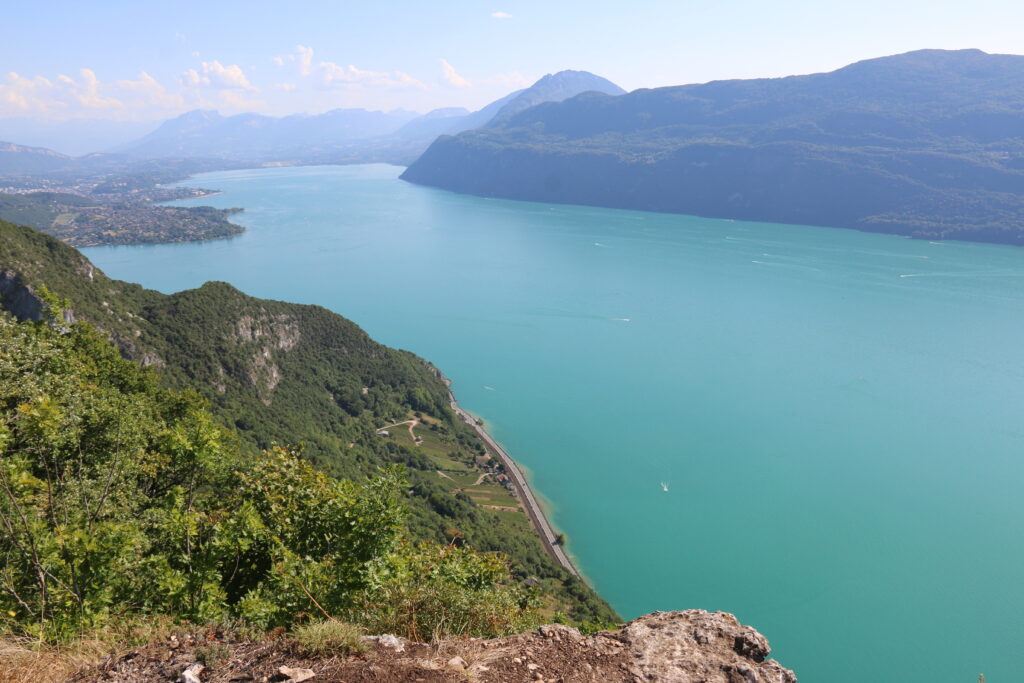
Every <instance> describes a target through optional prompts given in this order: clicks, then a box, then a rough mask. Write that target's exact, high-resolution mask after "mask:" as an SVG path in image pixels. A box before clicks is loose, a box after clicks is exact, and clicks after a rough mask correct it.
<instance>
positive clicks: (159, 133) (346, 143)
mask: <svg viewBox="0 0 1024 683" xmlns="http://www.w3.org/2000/svg"><path fill="white" fill-rule="evenodd" d="M588 90H593V91H596V92H601V93H606V94H610V95H618V94H622V93H623V92H624V91H623V90H622V89H621V88H619V87H618V86H617V85H615V84H614V83H612V82H610V81H608V80H606V79H604V78H601V77H600V76H595V75H594V74H591V73H587V72H586V71H562V72H559V73H557V74H553V75H552V74H549V75H547V76H545V77H544V78H542V79H540V80H539V81H537V82H536V83H535V84H533V85H532V86H530V87H529V88H526V89H524V90H518V91H516V92H514V93H511V94H509V95H507V96H506V97H503V98H501V99H500V100H497V101H496V102H492V103H491V104H489V105H487V106H486V107H484V108H483V109H481V110H479V111H476V112H469V111H467V110H466V109H463V108H446V109H437V110H434V111H432V112H430V113H428V114H425V115H423V116H417V115H416V114H415V113H414V112H410V111H406V110H402V109H398V110H395V111H390V112H381V111H367V110H365V109H335V110H333V111H329V112H327V113H325V114H319V115H316V116H310V115H305V114H297V115H293V116H286V117H283V118H275V117H271V116H262V115H259V114H239V115H237V116H228V117H225V116H221V115H220V114H218V113H217V112H215V111H202V110H197V111H191V112H188V113H186V114H182V115H181V116H179V117H178V118H175V119H171V120H170V121H166V122H165V123H164V124H162V125H161V126H160V127H159V128H157V129H156V130H155V131H153V132H152V133H150V134H148V135H146V136H145V137H143V138H141V139H139V140H136V141H134V142H131V143H128V144H126V145H122V146H120V147H118V148H116V149H114V150H113V151H114V152H116V153H119V154H125V155H128V156H132V157H142V158H170V157H176V158H190V157H205V158H210V157H219V158H226V159H254V160H263V161H266V160H273V161H299V162H302V161H307V160H323V159H325V158H328V157H330V156H331V154H332V153H335V152H344V153H347V154H352V153H353V152H355V153H359V152H363V153H364V154H366V155H368V156H372V155H374V154H382V155H383V156H385V157H387V156H388V155H389V154H390V155H391V156H396V155H405V156H408V157H409V160H410V161H411V160H412V159H413V158H415V157H416V156H417V155H418V154H419V153H421V152H422V151H423V150H424V149H426V147H427V146H428V145H429V144H430V143H431V142H432V141H433V140H434V138H436V137H437V136H438V135H445V134H448V135H451V134H455V133H460V132H462V131H464V130H470V129H473V128H478V127H480V126H484V125H488V124H489V123H490V122H492V121H500V120H503V119H506V118H509V117H511V116H513V115H514V114H516V113H517V112H520V111H522V110H524V109H526V108H528V107H531V106H533V105H534V104H537V103H540V102H548V101H561V100H563V99H565V98H567V97H572V96H574V95H578V94H580V93H582V92H585V91H588ZM342 160H347V159H342Z"/></svg>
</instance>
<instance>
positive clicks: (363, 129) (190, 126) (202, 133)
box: [113, 109, 416, 158]
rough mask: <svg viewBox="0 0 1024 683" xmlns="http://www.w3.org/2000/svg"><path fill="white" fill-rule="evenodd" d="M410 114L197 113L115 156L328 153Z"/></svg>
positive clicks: (386, 131)
mask: <svg viewBox="0 0 1024 683" xmlns="http://www.w3.org/2000/svg"><path fill="white" fill-rule="evenodd" d="M414 118H416V114H415V112H410V111H405V110H401V109H398V110H395V111H391V112H382V111H367V110H365V109H334V110H332V111H329V112H326V113H323V114H319V115H316V116H310V115H306V114H295V115H292V116H285V117H283V118H275V117H272V116H263V115H260V114H238V115H236V116H221V115H220V114H218V113H217V112H215V111H205V110H196V111H190V112H188V113H186V114H182V115H181V116H179V117H177V118H175V119H171V120H170V121H166V122H165V123H163V125H161V126H160V127H159V128H157V129H156V130H154V131H153V132H152V133H150V134H149V135H146V136H145V137H143V138H141V139H139V140H136V141H135V142H130V143H128V144H126V145H122V146H121V147H118V148H116V149H114V150H113V151H114V152H117V153H120V154H126V155H129V156H134V157H147V158H166V157H230V158H238V157H247V158H255V157H265V156H273V155H274V154H275V153H281V152H290V153H294V152H296V151H299V150H301V149H302V148H320V149H322V148H329V147H334V146H338V145H345V144H349V143H352V142H354V141H356V140H364V139H366V138H372V137H379V136H383V135H388V134H390V133H393V132H395V131H396V130H398V129H399V128H400V127H401V126H402V125H403V124H405V123H408V122H409V121H411V120H413V119H414Z"/></svg>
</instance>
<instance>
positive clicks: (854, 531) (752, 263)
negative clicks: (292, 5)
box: [86, 166, 1024, 683]
mask: <svg viewBox="0 0 1024 683" xmlns="http://www.w3.org/2000/svg"><path fill="white" fill-rule="evenodd" d="M399 172H400V170H399V169H397V168H393V167H387V166H355V167H314V168H283V169H264V170H251V171H231V172H223V173H212V174H207V175H203V176H200V177H199V178H197V179H193V180H191V181H189V184H190V185H193V186H202V187H209V188H215V189H220V190H223V191H224V194H223V195H220V196H217V197H213V198H211V199H207V200H200V201H194V202H191V203H193V204H214V205H216V206H221V207H227V206H243V207H245V209H246V211H245V213H244V214H241V215H239V216H238V217H237V219H238V221H239V222H241V223H243V224H245V225H246V226H247V227H248V231H247V232H246V233H245V234H244V235H242V236H240V237H238V238H235V239H231V240H224V241H219V242H212V243H206V244H191V245H160V246H143V247H113V248H96V249H89V250H86V252H87V254H88V256H89V257H90V258H92V259H93V260H94V261H95V262H96V263H97V264H98V265H99V266H100V267H101V268H103V269H104V270H105V271H106V272H107V273H108V274H110V275H111V276H113V277H116V278H121V279H124V280H132V281H137V282H141V283H143V284H145V285H147V286H149V287H154V288H157V289H160V290H162V291H165V292H172V291H177V290H180V289H184V288H189V287H195V286H198V285H200V284H201V283H203V282H204V281H206V280H214V279H215V280H225V281H228V282H231V283H232V284H234V285H236V286H238V287H239V288H241V289H243V290H245V291H246V292H248V293H250V294H253V295H257V296H262V297H267V298H274V299H284V300H289V301H297V302H305V303H317V304H321V305H324V306H327V307H329V308H331V309H332V310H334V311H337V312H338V313H341V314H343V315H345V316H346V317H349V318H351V319H352V320H355V321H356V322H357V323H359V324H360V325H362V326H363V327H364V328H365V329H366V330H367V331H368V332H369V333H370V334H371V335H373V336H374V337H375V338H377V339H378V340H380V341H382V342H384V343H387V344H390V345H393V346H398V347H402V348H406V349H410V350H412V351H415V352H416V353H418V354H420V355H422V356H424V357H426V358H428V359H430V360H431V361H433V362H435V363H436V364H437V365H438V366H440V367H441V368H443V369H444V371H445V372H446V373H447V374H448V375H449V376H450V377H451V378H453V379H454V381H455V387H454V388H455V391H456V393H457V395H458V396H459V398H460V401H461V402H463V403H464V405H465V406H466V407H467V408H468V409H470V410H473V411H475V412H477V413H479V414H481V415H483V416H485V417H486V418H487V419H488V420H489V422H490V425H491V427H492V429H493V431H494V433H495V435H496V436H497V438H498V439H500V440H501V441H502V442H503V443H504V444H505V445H506V446H507V447H508V448H509V450H510V452H511V453H512V455H513V456H514V457H516V458H517V459H518V460H519V461H520V462H522V463H523V464H524V465H526V466H527V467H528V468H529V470H530V471H531V472H532V475H533V479H534V482H535V483H536V485H537V488H538V490H539V491H540V492H541V493H542V494H543V495H544V496H545V497H546V498H547V499H548V500H549V501H551V509H552V512H553V518H554V521H555V523H556V524H557V526H559V527H561V528H562V529H563V530H565V531H566V533H567V534H568V536H569V538H570V549H571V551H572V552H573V553H574V554H575V556H576V557H577V558H578V560H579V563H580V565H581V568H582V569H583V571H584V572H585V573H586V574H587V575H588V576H589V577H590V579H591V580H592V581H593V583H594V584H595V585H596V587H597V589H598V590H599V591H600V592H601V594H602V595H603V596H605V597H606V598H607V599H608V600H609V601H610V602H611V603H612V604H613V605H614V606H615V607H616V609H618V610H619V611H620V612H621V613H622V614H623V616H625V617H634V616H637V615H640V614H642V613H645V612H648V611H652V610H659V609H660V610H669V609H683V608H691V607H701V608H705V609H711V610H727V611H730V612H734V613H735V614H736V615H737V616H738V617H739V618H740V619H741V620H742V621H743V622H744V623H749V624H752V625H754V626H756V627H757V628H758V629H759V630H761V631H762V632H764V633H765V634H766V635H768V637H769V638H770V640H771V642H772V645H773V647H774V649H775V654H776V656H777V657H778V658H779V659H780V660H781V661H782V662H783V663H784V664H786V665H787V666H789V667H792V668H794V669H795V670H796V672H797V674H798V675H799V676H800V679H801V681H811V682H812V683H813V682H828V681H838V682H841V683H847V682H848V683H854V682H857V683H860V682H863V681H869V680H870V681H898V682H902V683H906V682H911V681H914V682H916V681H922V682H923V681H949V682H951V683H952V682H954V681H961V682H964V683H973V681H976V680H977V676H978V674H979V673H982V672H984V673H985V674H986V677H987V680H988V681H989V683H999V682H1001V681H1019V680H1021V679H1020V678H1019V665H1018V662H1017V660H1018V658H1019V651H1020V644H1021V643H1022V642H1024V581H1022V580H1021V579H1022V567H1024V536H1022V530H1024V504H1022V497H1021V491H1022V483H1024V459H1022V457H1021V454H1022V446H1024V423H1022V419H1021V418H1022V415H1024V316H1022V315H1021V313H1022V310H1024V249H1020V248H1012V247H998V246H988V245H975V244H964V243H929V242H925V241H912V240H906V239H901V238H897V237H891V236H882V235H870V234H862V233H858V232H854V231H845V230H835V229H827V228H809V227H797V226H784V225H772V224H757V223H740V222H732V221H723V220H709V219H702V218H693V217H687V216H676V215H664V214H654V213H639V212H631V211H614V210H606V209H596V208H585V207H569V206H555V205H546V204H532V203H521V202H510V201H500V200H488V199H481V198H476V197H467V196H460V195H455V194H450V193H446V192H442V191H438V190H432V189H427V188H422V187H417V186H414V185H409V184H406V183H403V182H401V181H399V180H398V179H397V176H398V174H399ZM301 436H302V435H300V434H297V435H296V438H297V439H299V438H301ZM662 482H664V483H665V484H666V485H667V487H668V491H664V490H663V488H662V486H661V483H662Z"/></svg>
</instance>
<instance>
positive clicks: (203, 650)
mask: <svg viewBox="0 0 1024 683" xmlns="http://www.w3.org/2000/svg"><path fill="white" fill-rule="evenodd" d="M230 657H231V648H229V647H228V646H227V645H225V644H224V643H209V644H207V645H199V646H197V647H196V659H198V660H199V661H200V662H202V663H203V664H204V665H205V666H206V668H208V669H216V668H218V667H219V666H221V665H222V664H226V663H227V661H228V659H230Z"/></svg>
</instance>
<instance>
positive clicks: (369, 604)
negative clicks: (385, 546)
mask: <svg viewBox="0 0 1024 683" xmlns="http://www.w3.org/2000/svg"><path fill="white" fill-rule="evenodd" d="M508 579H509V576H508V566H507V564H506V562H505V560H504V558H502V557H500V556H497V555H486V554H478V553H473V552H469V551H468V550H466V549H464V548H459V547H456V546H454V545H449V546H441V545H436V544H432V543H422V544H418V545H415V546H406V547H405V548H403V549H402V551H401V552H398V553H395V554H393V555H391V556H390V557H389V558H388V561H387V562H386V563H383V564H382V565H379V566H378V567H376V568H375V571H374V574H373V577H372V578H371V581H370V586H369V587H368V589H367V590H366V591H365V593H364V596H363V602H362V604H361V605H360V606H359V607H358V608H357V609H355V610H354V611H352V612H351V613H350V614H351V615H352V616H353V617H354V618H355V619H356V620H358V621H359V622H360V623H365V624H366V625H367V626H368V628H370V630H372V631H374V632H375V633H394V634H396V635H401V636H404V637H406V638H409V639H410V640H415V641H424V640H431V639H437V638H444V637H450V636H456V635H464V634H473V635H477V636H482V637H490V638H493V637H498V636H502V635H508V634H510V633H517V632H519V631H523V630H526V629H528V628H531V627H534V626H537V625H539V624H540V623H541V620H540V618H539V614H538V612H537V608H538V607H539V604H540V603H539V596H537V595H536V593H534V592H533V591H531V590H529V589H526V588H523V587H522V586H521V585H519V584H512V583H510V582H509V580H508Z"/></svg>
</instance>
